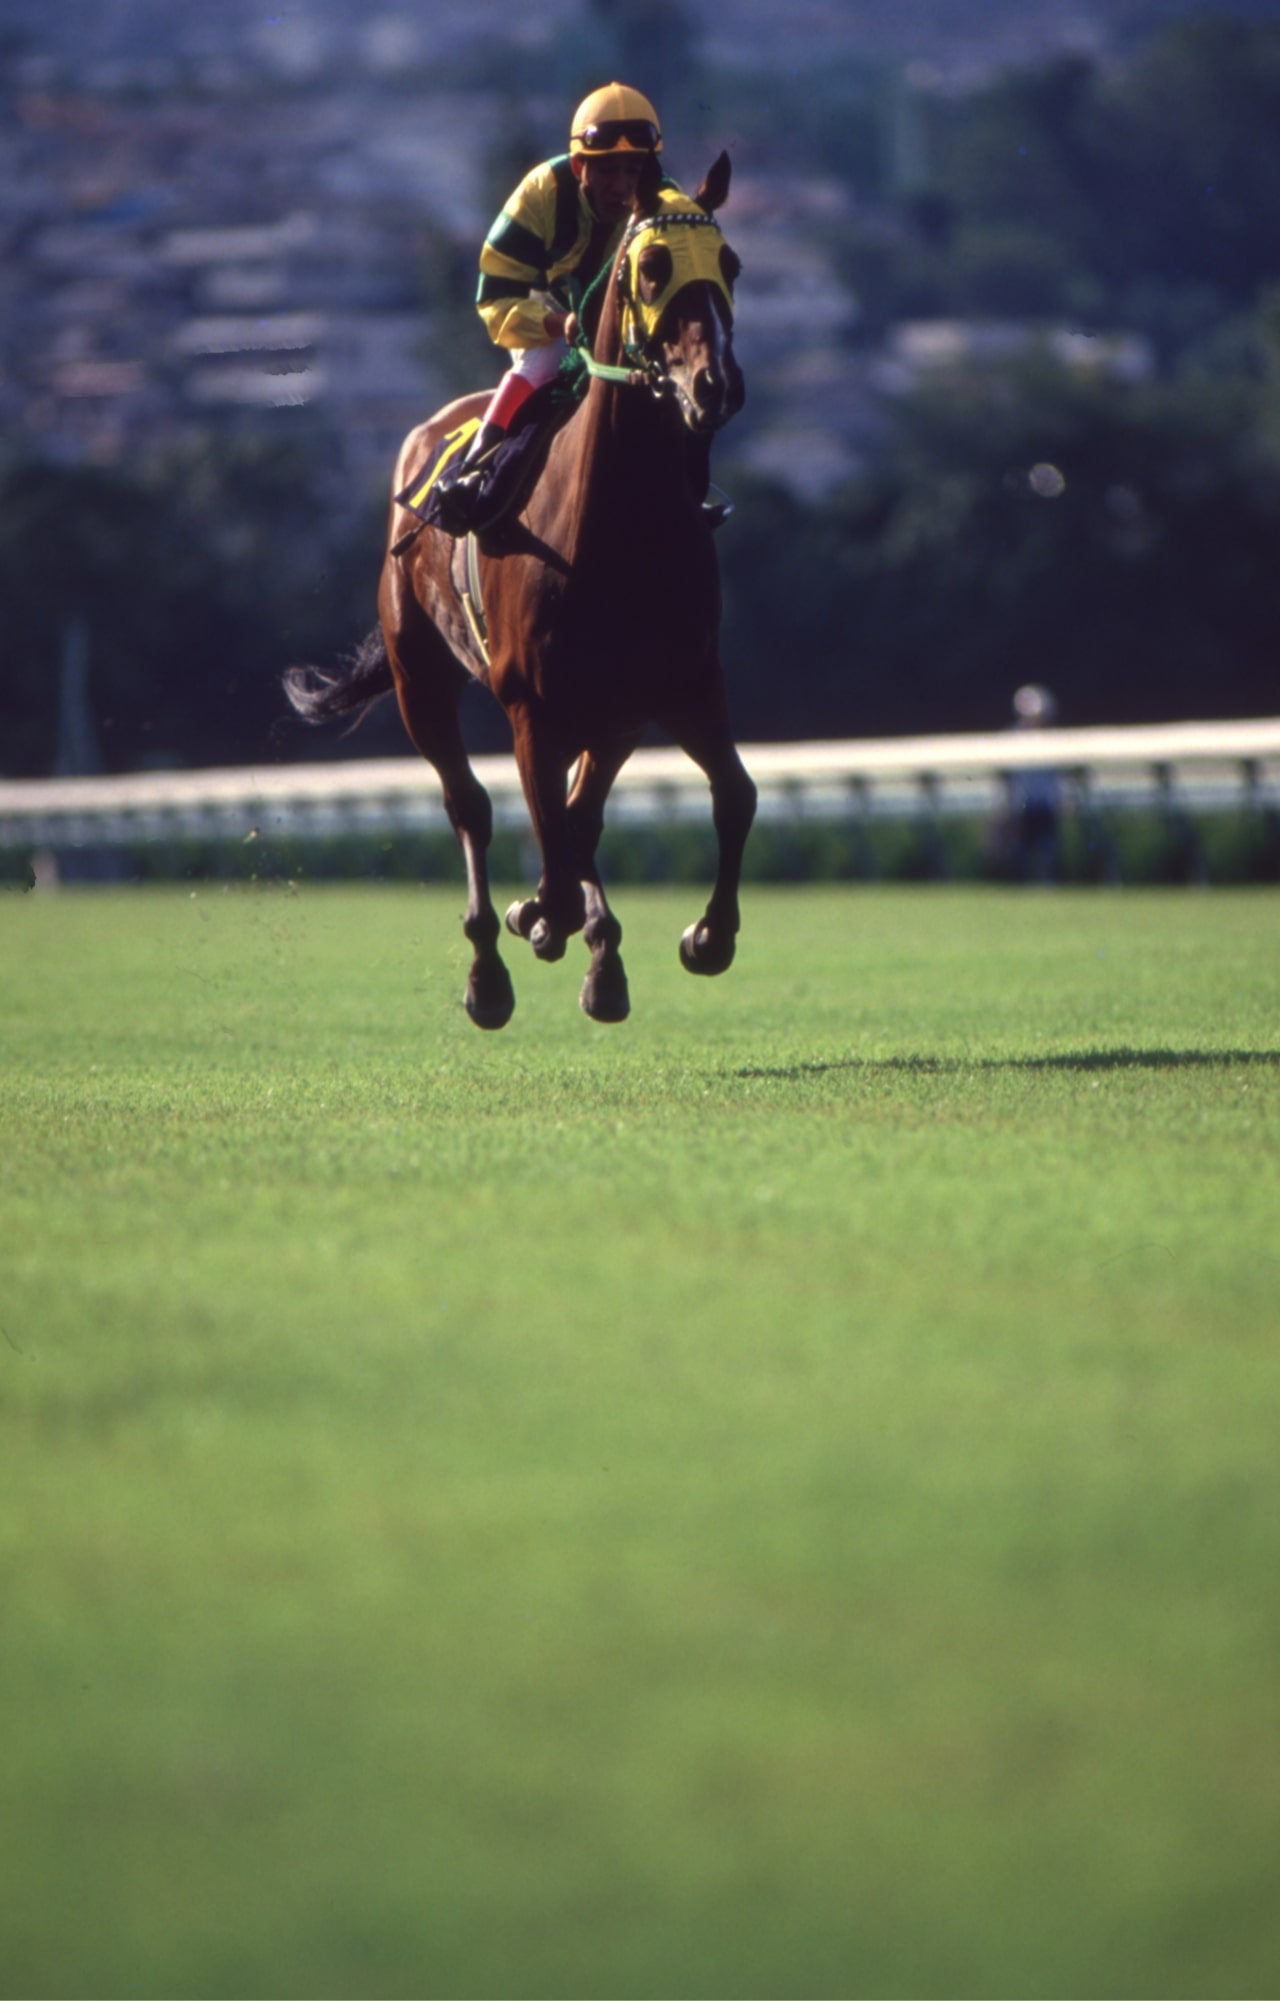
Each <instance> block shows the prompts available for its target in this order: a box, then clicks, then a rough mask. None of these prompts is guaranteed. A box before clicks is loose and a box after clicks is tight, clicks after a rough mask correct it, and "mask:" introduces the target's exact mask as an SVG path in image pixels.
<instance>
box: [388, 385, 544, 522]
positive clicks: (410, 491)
mask: <svg viewBox="0 0 1280 2001" xmlns="http://www.w3.org/2000/svg"><path fill="white" fill-rule="evenodd" d="M570 414H571V412H570V411H569V410H566V409H565V408H563V407H562V406H558V405H557V404H554V403H551V402H549V401H548V402H544V403H543V405H542V408H541V410H540V411H532V412H531V413H530V414H529V416H528V417H527V418H525V420H524V422H522V423H520V424H519V425H518V426H517V427H516V428H515V429H513V430H512V431H510V432H509V433H508V435H507V436H506V437H505V438H502V439H500V440H499V442H498V443H497V444H496V445H495V446H494V447H493V449H492V451H489V452H486V453H484V454H483V456H482V457H481V458H479V459H477V460H476V461H475V462H474V464H473V465H471V466H468V468H467V470H468V473H473V472H479V473H480V474H481V475H482V478H481V482H480V488H479V492H478V493H477V494H475V495H472V494H468V497H467V498H468V505H467V511H466V518H465V519H462V518H461V517H460V513H459V511H458V510H456V509H451V507H450V495H451V493H452V491H453V489H454V486H455V483H456V481H457V479H458V475H459V473H460V472H461V470H462V465H463V461H464V460H465V458H466V455H467V448H468V446H469V445H470V443H471V440H472V439H473V438H474V437H475V435H476V432H477V431H478V430H479V429H480V419H479V418H478V417H468V419H467V421H466V423H465V424H459V426H458V428H457V429H456V430H455V431H447V432H446V433H445V435H444V437H443V438H441V440H440V442H439V444H438V445H437V446H436V448H435V450H434V452H432V454H431V456H430V458H429V459H428V460H427V462H426V464H425V465H424V466H422V467H421V468H420V469H419V471H418V472H417V473H416V474H415V476H414V477H413V479H411V480H410V482H409V484H408V486H406V487H405V489H404V491H403V492H402V493H398V494H397V495H396V502H397V504H398V505H399V506H400V507H403V508H406V509H407V510H408V512H409V513H410V514H415V515H416V516H417V517H418V520H419V521H421V522H423V523H425V524H426V525H427V526H428V527H431V528H442V529H443V530H444V532H445V533H446V534H447V535H465V534H467V533H468V532H470V533H471V534H473V535H484V534H486V533H487V532H488V530H489V529H491V528H495V527H496V526H497V524H498V522H499V521H501V520H502V519H503V517H504V516H505V515H507V514H510V513H511V512H512V510H513V509H514V508H515V507H517V506H518V505H519V503H520V502H521V501H522V500H523V499H524V497H525V495H526V494H527V493H528V491H529V489H530V488H531V487H532V485H533V483H534V481H535V480H536V479H537V477H538V474H539V473H540V472H541V470H542V462H543V460H544V458H545V457H546V453H547V448H548V446H549V445H550V443H551V440H552V438H553V437H554V435H555V433H556V432H557V431H558V430H559V428H560V426H561V424H562V423H564V421H565V419H566V417H567V416H569V415H570ZM522 415H523V413H522ZM410 532H411V533H413V532H415V531H412V530H411V531H410Z"/></svg>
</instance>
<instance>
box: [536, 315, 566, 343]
mask: <svg viewBox="0 0 1280 2001" xmlns="http://www.w3.org/2000/svg"><path fill="white" fill-rule="evenodd" d="M572 318H573V314H572V313H547V314H546V315H545V316H544V318H543V321H542V330H543V332H544V333H545V334H546V336H547V339H548V340H559V338H560V336H561V334H562V333H567V332H568V328H569V321H570V320H571V319H572Z"/></svg>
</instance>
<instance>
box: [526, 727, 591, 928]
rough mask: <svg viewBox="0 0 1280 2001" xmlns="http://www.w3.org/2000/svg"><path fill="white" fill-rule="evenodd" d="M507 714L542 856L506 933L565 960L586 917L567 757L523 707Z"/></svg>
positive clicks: (530, 814) (535, 835)
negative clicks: (569, 943)
mask: <svg viewBox="0 0 1280 2001" xmlns="http://www.w3.org/2000/svg"><path fill="white" fill-rule="evenodd" d="M509 713H510V715H511V730H512V737H513V739H514V742H513V748H514V750H515V758H516V766H517V769H518V770H519V773H520V783H521V785H522V786H523V788H524V796H525V802H526V804H527V806H528V808H529V818H530V819H531V820H532V822H533V832H534V838H535V839H536V840H537V843H538V846H539V848H540V849H541V852H542V874H541V876H540V878H539V881H538V887H537V890H536V892H535V894H534V895H533V896H531V897H527V898H525V899H524V900H523V901H522V902H518V903H513V904H512V905H511V907H510V909H509V910H508V911H507V919H506V922H507V929H508V931H512V932H514V933H515V935H516V937H518V938H527V939H528V941H529V944H530V945H531V946H532V947H533V952H534V956H535V957H536V958H539V959H546V960H554V959H563V957H564V950H565V943H566V941H567V940H568V939H569V938H570V937H571V936H572V935H573V933H574V932H575V931H581V929H582V927H583V925H584V924H585V922H586V915H587V907H586V898H585V896H584V894H583V888H582V881H581V878H580V875H579V872H578V869H577V866H576V856H575V844H574V837H573V827H572V823H571V821H570V819H569V812H568V777H569V763H570V759H569V757H568V755H567V754H566V753H565V752H564V751H563V750H562V749H561V748H560V747H559V746H558V745H557V744H555V743H554V742H552V741H551V740H550V739H549V738H548V735H547V733H546V732H545V730H543V729H540V728H539V727H538V726H537V724H536V723H535V722H534V720H533V719H532V718H531V717H530V714H529V711H528V710H527V709H523V708H521V709H516V710H514V711H511V712H509Z"/></svg>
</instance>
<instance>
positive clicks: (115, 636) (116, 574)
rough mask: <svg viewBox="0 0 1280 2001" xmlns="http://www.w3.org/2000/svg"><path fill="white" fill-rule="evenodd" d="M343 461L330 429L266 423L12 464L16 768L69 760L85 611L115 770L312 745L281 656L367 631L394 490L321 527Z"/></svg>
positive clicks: (2, 521)
mask: <svg viewBox="0 0 1280 2001" xmlns="http://www.w3.org/2000/svg"><path fill="white" fill-rule="evenodd" d="M331 460H332V453H331V451H330V452H326V449H325V444H324V441H323V440H322V439H319V438H317V439H314V440H312V441H310V442H308V443H307V444H304V445H298V446H292V447H290V446H285V445H282V444H281V443H280V442H278V441H268V440H266V439H263V440H260V441H258V442H256V443H252V444H250V443H243V442H241V443H235V444H216V443H209V444H207V445H206V446H204V447H202V448H201V449H200V450H199V451H194V450H189V451H185V452H183V453H180V454H176V455H171V456H169V457H166V458H164V459H162V460H158V461H156V462H155V463H153V464H151V465H149V466H147V467H145V468H144V469H143V470H141V471H139V472H137V473H127V474H126V473H122V472H118V471H109V470H105V469H101V468H94V467H75V468H69V467H65V466H60V465H49V464H45V463H40V462H28V463H22V464H16V465H11V466H9V467H8V468H7V469H6V470H5V471H4V472H3V473H2V474H0V593H2V594H3V599H4V604H5V613H6V615H5V623H4V632H3V650H4V659H3V686H4V690H5V693H4V727H3V730H2V731H0V758H2V759H3V767H2V768H3V769H4V770H5V772H6V773H7V774H8V775H11V776H16V775H27V774H29V775H39V774H41V773H45V772H48V771H51V770H52V768H53V763H54V759H55V754H56V749H57V742H58V728H59V680H60V667H61V663H62V661H63V658H64V653H65V646H66V634H67V631H68V629H69V627H70V626H71V625H72V624H75V625H76V626H77V627H78V629H80V630H82V632H83V634H84V644H85V645H87V649H88V696H89V703H90V708H91V711H92V716H93V720H94V722H95V724H96V728H97V735H98V740H99V743H100V746H101V754H102V759H103V762H104V764H105V766H106V768H107V769H108V770H131V769H136V768H138V767H140V766H145V765H148V764H156V763H159V764H169V763H175V764H222V763H228V762H230V763H237V762H242V761H246V760H258V759H263V758H266V757H270V756H281V755H296V754H297V751H296V745H289V746H287V747H286V746H285V744H284V743H283V741H281V740H280V739H279V738H278V735H277V725H278V724H279V722H280V721H281V720H282V719H283V717H284V714H285V710H284V705H283V703H282V701H281V698H280V694H279V687H278V676H279V672H280V669H281V668H282V667H284V666H286V665H287V664H289V662H290V661H291V660H294V659H298V658H307V657H317V658H320V659H327V658H329V657H330V656H331V655H332V653H333V651H334V650H335V646H337V647H340V646H341V645H343V644H345V643H349V641H351V640H353V639H354V638H356V637H358V636H359V634H360V633H361V632H363V631H364V630H366V629H367V628H368V626H369V624H370V623H371V621H372V616H373V600H374V593H375V590H376V585H377V571H378V558H379V550H380V547H381V536H382V521H381V514H382V509H381V506H380V505H379V507H378V510H377V518H376V519H374V518H372V516H371V517H370V518H369V519H367V520H361V521H358V522H354V523H352V522H348V524H347V526H346V527H345V529H344V530H343V532H342V534H341V536H340V538H339V539H337V540H336V541H330V542H328V543H326V542H325V540H324V537H323V533H322V530H321V528H320V527H319V526H318V525H317V524H318V523H319V522H321V521H322V520H323V519H324V517H325V507H324V505H323V503H322V501H320V500H319V499H318V498H317V497H318V496H322V495H323V494H324V493H325V491H326V478H327V466H328V464H329V463H331Z"/></svg>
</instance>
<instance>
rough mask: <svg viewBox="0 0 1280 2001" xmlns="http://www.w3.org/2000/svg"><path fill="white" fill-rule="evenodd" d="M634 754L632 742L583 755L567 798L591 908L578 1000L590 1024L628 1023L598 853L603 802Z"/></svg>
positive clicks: (616, 937) (618, 936) (615, 925)
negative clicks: (588, 953)
mask: <svg viewBox="0 0 1280 2001" xmlns="http://www.w3.org/2000/svg"><path fill="white" fill-rule="evenodd" d="M633 748H634V741H633V740H628V741H626V742H623V743H621V744H616V745H613V746H612V747H611V748H610V749H609V750H608V751H607V752H600V751H591V750H589V751H586V752H584V754H583V756H582V758H581V760H580V761H579V764H578V771H577V776H576V777H575V779H574V782H573V790H572V792H571V793H570V795H569V820H570V824H571V827H572V830H573V836H574V844H575V846H576V848H577V851H578V857H579V859H578V873H579V877H580V879H581V882H582V890H583V895H584V896H585V898H586V906H587V919H586V923H585V925H584V926H583V931H582V936H583V939H584V941H585V942H586V944H587V945H588V946H589V947H590V949H591V966H590V970H589V971H588V973H587V977H586V979H585V980H584V981H583V983H582V993H581V995H580V996H579V998H580V1001H581V1005H582V1011H583V1013H584V1014H587V1015H589V1016H590V1017H591V1019H592V1021H600V1022H618V1021H625V1020H626V1018H627V1016H628V1015H629V1014H630V1012H631V996H630V993H629V991H628V987H627V975H626V969H625V968H624V966H623V963H622V954H621V952H620V951H619V949H618V948H619V946H620V945H621V943H622V926H621V925H620V924H619V922H618V920H617V918H616V917H615V916H614V914H613V912H612V910H610V908H609V902H608V899H607V897H606V896H605V893H604V885H603V883H602V882H601V880H600V868H599V863H598V862H597V860H596V850H597V848H598V847H599V845H600V836H601V834H602V833H603V832H604V808H605V801H606V800H607V798H608V796H609V792H610V790H611V788H612V786H613V781H614V779H615V778H616V777H617V775H618V773H619V771H621V769H622V767H623V765H624V764H625V763H626V761H627V759H628V757H629V756H630V755H631V752H632V750H633Z"/></svg>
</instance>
